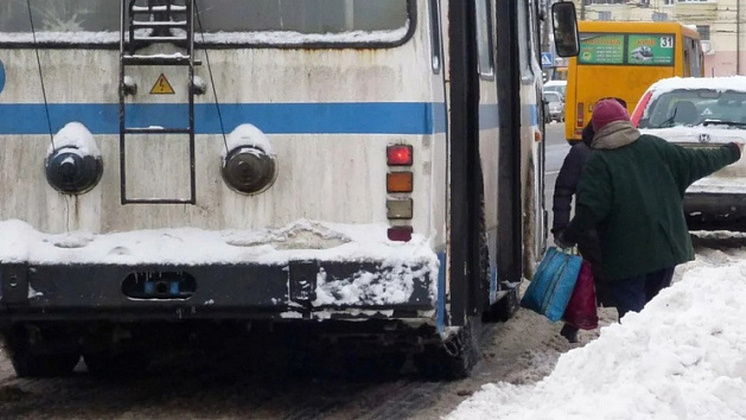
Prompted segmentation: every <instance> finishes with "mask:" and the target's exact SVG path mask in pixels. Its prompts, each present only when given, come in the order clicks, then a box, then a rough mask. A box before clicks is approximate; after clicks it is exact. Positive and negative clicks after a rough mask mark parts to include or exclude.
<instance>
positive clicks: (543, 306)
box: [521, 247, 583, 321]
mask: <svg viewBox="0 0 746 420" xmlns="http://www.w3.org/2000/svg"><path fill="white" fill-rule="evenodd" d="M582 263H583V258H582V257H580V256H579V255H573V254H568V253H566V252H563V251H560V250H558V249H557V248H555V247H549V248H548V249H547V252H546V253H545V254H544V258H543V259H542V260H541V264H539V268H537V269H536V273H535V274H534V278H533V279H531V283H529V285H528V288H526V292H525V293H524V294H523V298H521V306H522V307H524V308H527V309H531V310H532V311H534V312H537V313H539V314H541V315H544V316H546V317H547V318H549V320H550V321H559V320H560V319H562V314H564V313H565V308H567V303H568V302H569V301H570V296H572V291H573V289H574V288H575V282H577V281H578V274H579V273H580V266H581V264H582Z"/></svg>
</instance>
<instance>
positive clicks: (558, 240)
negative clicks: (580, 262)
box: [554, 230, 575, 249]
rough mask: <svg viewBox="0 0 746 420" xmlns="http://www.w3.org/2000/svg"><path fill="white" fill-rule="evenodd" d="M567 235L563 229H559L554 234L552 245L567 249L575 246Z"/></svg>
mask: <svg viewBox="0 0 746 420" xmlns="http://www.w3.org/2000/svg"><path fill="white" fill-rule="evenodd" d="M566 236H567V235H565V231H564V230H562V231H559V232H556V233H555V234H554V245H555V246H557V248H562V249H567V248H572V247H574V246H575V243H574V242H572V241H570V240H568V239H567V237H566Z"/></svg>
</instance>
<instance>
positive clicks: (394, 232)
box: [386, 226, 412, 242]
mask: <svg viewBox="0 0 746 420" xmlns="http://www.w3.org/2000/svg"><path fill="white" fill-rule="evenodd" d="M386 234H387V236H388V237H389V241H397V242H409V241H410V240H412V226H393V227H390V228H388V231H387V232H386Z"/></svg>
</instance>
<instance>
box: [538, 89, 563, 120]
mask: <svg viewBox="0 0 746 420" xmlns="http://www.w3.org/2000/svg"><path fill="white" fill-rule="evenodd" d="M543 98H544V104H545V105H546V108H545V109H544V113H545V115H546V116H547V118H548V119H549V120H551V121H557V122H564V121H565V98H564V97H563V96H562V95H560V94H559V93H558V92H544V95H543Z"/></svg>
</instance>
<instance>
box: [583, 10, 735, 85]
mask: <svg viewBox="0 0 746 420" xmlns="http://www.w3.org/2000/svg"><path fill="white" fill-rule="evenodd" d="M573 1H574V2H575V5H576V6H577V8H578V18H579V19H580V20H617V21H619V20H639V21H666V20H669V21H679V22H681V23H683V24H687V25H696V26H697V30H698V32H699V34H700V37H701V38H702V47H703V50H704V52H705V74H706V75H707V76H729V75H736V74H746V51H744V50H746V22H745V21H744V19H746V10H744V9H746V0H573ZM741 3H743V4H741Z"/></svg>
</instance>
